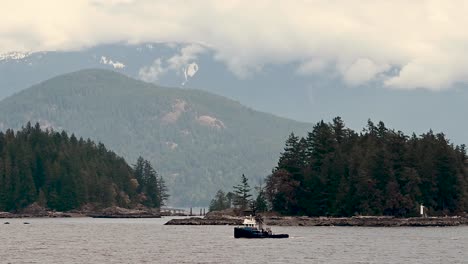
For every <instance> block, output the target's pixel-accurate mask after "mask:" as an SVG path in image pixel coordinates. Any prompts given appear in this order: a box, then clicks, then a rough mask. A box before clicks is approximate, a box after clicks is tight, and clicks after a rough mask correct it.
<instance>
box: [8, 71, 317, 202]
mask: <svg viewBox="0 0 468 264" xmlns="http://www.w3.org/2000/svg"><path fill="white" fill-rule="evenodd" d="M278 107H281V106H280V105H279V106H278ZM28 121H31V122H39V123H40V124H41V127H42V128H53V129H54V130H61V129H64V130H66V131H68V132H70V133H71V132H73V133H75V134H76V135H77V136H82V137H85V138H87V137H90V138H91V139H93V140H96V141H100V142H102V143H104V144H105V145H106V146H108V147H110V148H112V149H113V150H114V151H115V152H116V153H117V154H119V155H122V156H124V157H125V158H126V159H127V160H129V161H131V162H134V161H136V159H137V157H138V156H140V155H141V156H144V157H147V158H148V159H149V160H150V161H151V162H152V163H153V164H154V165H155V168H156V170H157V171H158V172H160V173H161V174H162V175H163V176H164V177H165V179H167V183H168V186H169V190H170V194H171V200H170V201H169V204H172V205H179V206H180V205H186V206H192V205H193V206H196V205H206V204H208V202H209V199H210V198H211V197H212V195H213V194H214V193H215V192H216V190H218V189H220V188H226V189H227V188H231V187H232V185H234V184H235V183H236V180H237V179H238V178H239V175H241V174H242V173H244V174H245V175H246V176H248V177H249V179H251V182H252V183H253V184H256V183H257V182H259V179H260V178H264V177H265V176H266V175H268V174H269V173H271V169H272V168H273V166H274V165H275V163H276V162H277V160H278V156H279V153H280V152H281V151H282V148H283V146H282V144H283V142H284V141H285V139H286V137H287V136H288V135H289V134H290V133H291V132H293V131H294V132H295V133H296V134H299V135H303V134H304V133H305V131H307V130H309V128H310V127H311V126H310V125H309V124H305V123H299V122H296V121H292V120H288V119H285V118H280V117H276V116H273V115H270V114H266V113H262V112H258V111H254V110H252V109H249V108H247V107H244V106H242V105H241V104H240V103H238V102H235V101H232V100H229V99H227V98H225V97H221V96H217V95H214V94H211V93H207V92H203V91H199V90H189V89H179V88H164V87H158V86H155V85H153V84H149V83H145V82H141V81H137V80H134V79H131V78H129V77H126V76H124V75H121V74H118V73H115V72H112V71H106V70H84V71H79V72H74V73H70V74H66V75H61V76H58V77H55V78H53V79H50V80H47V81H45V82H42V83H40V84H38V85H35V86H33V87H31V88H29V89H26V90H24V91H22V92H20V93H18V94H15V95H13V96H11V97H9V98H6V99H4V100H3V101H1V102H0V130H5V129H7V128H20V127H21V126H23V125H25V124H26V122H28Z"/></svg>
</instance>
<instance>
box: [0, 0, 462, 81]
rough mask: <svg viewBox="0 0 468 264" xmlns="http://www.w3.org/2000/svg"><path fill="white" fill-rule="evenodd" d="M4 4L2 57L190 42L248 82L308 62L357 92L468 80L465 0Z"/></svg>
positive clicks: (19, 0) (303, 69)
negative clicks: (360, 87) (378, 83)
mask: <svg viewBox="0 0 468 264" xmlns="http://www.w3.org/2000/svg"><path fill="white" fill-rule="evenodd" d="M4 2H6V3H4ZM4 2H2V10H7V12H3V13H2V16H1V17H0V53H4V52H9V51H13V50H19V51H30V50H32V51H38V50H70V49H80V48H84V47H89V46H93V45H97V44H101V43H111V42H121V41H124V42H128V43H139V42H152V41H155V42H184V43H199V44H201V45H204V46H207V47H209V48H211V49H213V50H214V52H215V57H216V58H217V59H218V60H220V61H223V62H224V63H226V65H227V66H228V67H229V69H231V70H232V71H233V72H234V73H236V74H237V75H238V76H240V77H244V78H246V77H248V76H249V75H251V74H255V72H257V71H259V70H261V69H262V67H263V66H264V65H266V64H281V63H290V62H299V63H301V62H302V64H301V66H300V67H299V68H298V69H297V71H298V73H300V74H309V73H320V72H321V71H322V70H325V69H326V70H327V71H328V70H330V69H332V70H334V71H335V72H337V73H339V74H340V75H341V77H342V78H343V80H344V81H346V82H347V83H349V84H351V85H357V84H359V83H362V82H366V81H369V80H374V79H376V78H378V79H379V80H382V82H383V83H384V85H387V86H388V87H392V88H398V89H411V88H427V89H433V90H439V89H447V88H450V87H451V86H453V84H455V83H457V82H467V81H468V80H467V77H465V75H466V74H465V72H466V71H467V67H468V53H467V52H466V51H465V49H466V47H467V46H468V32H467V31H465V30H463V25H467V24H468V16H466V13H468V2H467V1H464V0H452V1H442V0H416V1H407V0H394V1H385V0H347V1H344V0H343V1H340V0H311V1H299V0H298V1H263V0H258V1H247V0H233V1H216V0H197V1H195V0H189V1H182V0H173V1H163V0H74V1H61V0H44V1H27V0H15V1H10V0H7V1H4ZM187 52H189V53H190V51H187ZM181 56H182V57H180V58H174V61H172V62H169V64H170V63H173V65H174V66H173V67H176V65H178V64H180V63H181V61H178V60H184V59H185V58H184V57H183V56H188V55H183V54H182V55H181ZM155 66H156V67H157V66H158V65H157V64H156V65H155ZM169 67H172V66H169ZM387 68H392V69H397V72H396V73H395V72H393V71H392V72H391V73H388V72H387V71H386V69H387ZM147 70H149V71H148V72H146V73H148V74H149V75H151V76H158V74H160V73H158V70H157V68H155V71H151V70H150V69H149V68H148V69H147Z"/></svg>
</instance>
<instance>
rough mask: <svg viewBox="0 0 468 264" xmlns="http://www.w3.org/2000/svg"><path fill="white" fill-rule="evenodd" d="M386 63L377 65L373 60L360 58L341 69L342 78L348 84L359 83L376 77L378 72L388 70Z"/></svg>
mask: <svg viewBox="0 0 468 264" xmlns="http://www.w3.org/2000/svg"><path fill="white" fill-rule="evenodd" d="M389 68H390V66H389V65H387V64H384V65H378V64H376V63H375V62H373V61H371V60H369V59H366V58H361V59H357V60H356V61H355V62H354V63H353V64H351V65H350V66H349V67H347V68H346V69H345V70H344V71H343V73H342V74H343V78H344V80H345V81H346V82H347V83H348V84H350V85H359V84H362V83H365V82H367V81H370V80H372V79H374V78H375V77H377V75H378V74H379V73H382V72H385V71H387V70H389Z"/></svg>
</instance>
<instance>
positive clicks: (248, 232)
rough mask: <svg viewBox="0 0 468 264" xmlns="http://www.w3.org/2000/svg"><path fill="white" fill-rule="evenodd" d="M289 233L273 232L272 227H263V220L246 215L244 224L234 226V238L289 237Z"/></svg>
mask: <svg viewBox="0 0 468 264" xmlns="http://www.w3.org/2000/svg"><path fill="white" fill-rule="evenodd" d="M288 237H289V235H288V234H273V233H272V232H271V229H270V228H266V229H263V220H262V219H261V218H260V217H257V219H255V218H254V217H252V216H249V217H246V218H245V219H244V222H243V224H242V226H238V227H234V238H288Z"/></svg>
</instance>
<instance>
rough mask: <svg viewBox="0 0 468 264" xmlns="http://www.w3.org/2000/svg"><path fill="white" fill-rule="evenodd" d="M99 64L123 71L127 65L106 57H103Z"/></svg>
mask: <svg viewBox="0 0 468 264" xmlns="http://www.w3.org/2000/svg"><path fill="white" fill-rule="evenodd" d="M99 63H101V64H105V65H111V66H112V67H114V69H123V68H125V64H123V63H122V62H120V61H113V60H112V59H108V58H107V57H106V56H101V59H100V60H99Z"/></svg>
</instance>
